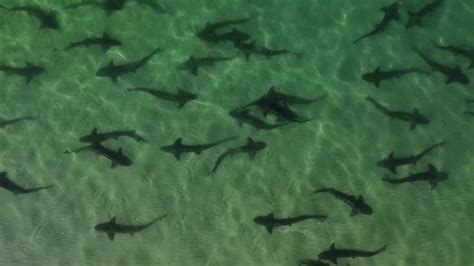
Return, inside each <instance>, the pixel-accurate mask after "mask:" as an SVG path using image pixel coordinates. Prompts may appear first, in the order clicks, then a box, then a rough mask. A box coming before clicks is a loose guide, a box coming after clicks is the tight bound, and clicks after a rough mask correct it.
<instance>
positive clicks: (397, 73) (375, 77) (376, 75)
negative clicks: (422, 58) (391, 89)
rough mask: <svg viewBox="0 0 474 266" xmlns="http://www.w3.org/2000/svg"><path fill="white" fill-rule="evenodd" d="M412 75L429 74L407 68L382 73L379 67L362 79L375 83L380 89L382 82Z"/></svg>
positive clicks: (364, 75)
mask: <svg viewBox="0 0 474 266" xmlns="http://www.w3.org/2000/svg"><path fill="white" fill-rule="evenodd" d="M411 73H422V74H425V75H429V73H428V72H426V71H423V70H419V69H416V68H413V67H412V68H407V69H397V70H388V71H382V70H380V67H377V68H376V69H375V71H374V72H369V73H365V74H363V75H362V79H363V80H365V81H367V82H370V83H373V84H374V85H375V87H377V88H378V87H379V85H380V82H382V81H384V80H387V79H393V78H400V77H401V76H404V75H407V74H411Z"/></svg>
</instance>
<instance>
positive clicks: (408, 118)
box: [365, 97, 430, 130]
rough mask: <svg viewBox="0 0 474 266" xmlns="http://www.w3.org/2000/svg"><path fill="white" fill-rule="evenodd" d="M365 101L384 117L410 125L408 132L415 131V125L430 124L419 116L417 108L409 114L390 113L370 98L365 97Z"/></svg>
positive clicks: (423, 117) (390, 111)
mask: <svg viewBox="0 0 474 266" xmlns="http://www.w3.org/2000/svg"><path fill="white" fill-rule="evenodd" d="M365 99H366V100H367V101H369V102H371V103H372V104H373V105H375V107H376V108H377V109H378V110H379V111H380V112H382V113H383V114H384V115H386V116H388V117H391V118H395V119H398V120H401V121H405V122H408V123H410V130H413V129H415V128H416V126H417V125H427V124H429V123H430V120H429V119H428V118H427V117H426V116H424V115H423V114H421V113H420V112H419V111H418V109H417V108H414V109H413V112H411V113H408V112H402V111H392V110H389V109H387V108H386V107H384V106H382V105H381V104H379V103H378V102H376V101H375V100H374V99H372V98H371V97H366V98H365Z"/></svg>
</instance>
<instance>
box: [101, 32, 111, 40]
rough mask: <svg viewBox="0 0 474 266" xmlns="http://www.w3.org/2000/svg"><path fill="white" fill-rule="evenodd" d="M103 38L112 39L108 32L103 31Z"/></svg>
mask: <svg viewBox="0 0 474 266" xmlns="http://www.w3.org/2000/svg"><path fill="white" fill-rule="evenodd" d="M102 39H111V38H110V36H109V35H108V34H107V32H104V33H102Z"/></svg>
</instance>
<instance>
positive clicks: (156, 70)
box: [0, 0, 474, 266]
mask: <svg viewBox="0 0 474 266" xmlns="http://www.w3.org/2000/svg"><path fill="white" fill-rule="evenodd" d="M74 2H75V1H72V0H67V1H66V0H64V1H61V0H41V1H39V0H38V1H35V3H37V4H39V5H41V6H43V7H48V8H51V9H54V10H57V11H58V14H59V19H60V23H61V27H62V29H61V30H60V31H54V30H40V29H38V25H39V24H38V21H37V19H35V18H34V17H31V16H28V15H27V14H26V13H24V12H8V11H6V10H0V32H1V34H0V63H1V64H2V65H17V66H22V65H23V64H24V62H25V61H29V62H31V63H34V64H38V65H41V66H43V67H44V68H45V69H46V72H45V73H43V74H41V75H39V76H38V77H36V78H34V79H33V80H32V81H31V83H29V84H28V85H26V84H25V81H24V79H23V78H22V77H19V76H14V75H5V74H3V73H0V84H1V89H0V103H1V104H0V117H1V118H2V119H11V118H16V117H20V116H34V117H36V118H37V119H36V120H33V121H24V122H21V123H18V124H15V125H11V126H8V127H5V128H3V129H1V130H0V143H1V145H0V146H1V147H2V148H1V150H0V165H1V169H0V171H6V172H8V176H9V178H10V179H12V180H14V181H15V182H17V183H18V184H21V185H23V186H25V187H36V186H43V185H49V184H53V185H54V186H55V187H54V188H52V189H49V190H44V191H40V192H38V193H33V194H29V195H18V196H14V195H13V194H11V193H9V192H8V191H6V190H3V189H2V190H1V191H0V202H1V205H2V207H1V209H0V265H297V262H298V261H299V260H301V259H310V258H311V259H316V258H317V255H318V254H319V253H320V252H322V251H324V250H326V249H328V247H329V246H330V245H331V243H333V242H335V243H336V247H338V248H355V249H363V250H375V249H377V248H379V247H381V246H383V245H385V244H388V245H389V247H388V249H387V251H385V252H383V253H380V254H379V255H377V256H374V257H372V258H358V259H341V260H339V262H340V264H341V265H346V264H347V263H350V265H388V266H392V265H400V266H401V265H407V266H416V265H423V266H425V265H434V266H437V265H440V266H441V265H456V266H458V265H459V266H469V265H474V260H473V256H472V251H473V250H474V245H473V235H474V227H473V225H472V222H473V221H474V214H473V213H474V212H473V211H472V208H473V206H474V197H473V191H474V186H473V182H472V173H473V171H474V166H473V165H474V159H473V156H472V155H473V154H472V151H471V146H472V145H473V144H474V142H473V141H472V132H473V129H474V120H473V118H471V117H469V116H466V115H464V114H463V112H464V111H466V110H468V109H469V108H470V109H471V110H473V111H474V105H471V106H469V105H468V104H466V103H465V100H466V99H471V98H474V96H473V95H472V92H471V90H472V89H471V88H472V85H469V86H462V85H459V84H450V85H446V84H445V77H444V76H443V75H441V74H439V73H433V74H431V75H430V76H424V75H417V74H413V75H406V76H404V77H402V78H400V79H398V80H397V79H394V80H389V81H385V82H383V83H382V84H381V86H380V88H375V87H374V86H372V85H371V84H369V83H367V82H365V81H364V80H362V79H361V78H360V76H361V75H362V74H363V73H366V72H370V71H373V70H374V69H375V68H376V67H377V66H381V67H382V68H383V69H390V68H405V67H417V68H421V69H425V70H428V69H429V68H428V66H427V65H426V63H425V62H423V61H422V60H421V59H420V58H419V57H418V56H417V55H416V54H415V53H414V52H413V51H412V49H411V48H412V47H417V48H419V49H420V50H422V51H424V52H425V53H427V54H428V55H429V56H430V57H432V58H435V59H436V60H437V61H440V62H443V64H447V65H450V66H453V65H456V64H459V65H460V66H462V68H463V71H464V72H465V73H467V74H468V75H469V77H470V78H471V79H473V78H474V75H473V71H472V70H470V71H468V70H466V67H467V65H468V61H467V60H465V59H464V58H461V57H457V56H453V55H452V54H450V53H447V52H443V51H440V50H438V49H436V48H434V47H433V45H432V44H431V42H432V41H437V42H439V43H445V44H457V45H466V46H470V47H474V36H473V35H472V34H471V33H472V25H474V16H473V14H474V2H473V1H468V0H452V1H445V3H444V4H443V6H442V7H441V8H440V9H439V10H438V11H436V12H435V13H433V14H432V15H428V16H427V17H426V18H425V19H424V20H423V22H424V25H425V27H424V28H417V27H415V28H413V29H410V30H406V29H405V28H404V26H403V24H400V23H393V22H392V23H391V24H390V26H389V27H388V29H387V30H386V31H385V32H384V33H382V34H380V35H379V36H374V37H370V38H367V39H365V40H362V41H361V42H360V43H358V44H357V45H354V44H353V43H352V41H353V40H354V39H356V38H357V37H359V36H360V35H362V34H365V33H366V32H368V31H370V30H371V29H372V28H373V25H374V24H375V23H377V22H378V21H379V20H380V19H381V17H382V16H383V13H382V12H380V11H378V9H379V8H380V7H381V6H386V5H388V4H390V2H387V1H362V0H359V1H346V0H331V1H323V0H311V1H310V0H302V1H288V0H274V1H270V0H259V1H251V0H227V1H224V0H221V1H218V0H208V1H191V0H167V1H161V2H160V3H161V4H162V5H163V7H165V9H167V10H168V13H166V14H159V13H157V12H155V11H154V10H152V9H150V8H148V7H145V6H139V5H137V4H135V3H133V2H130V3H128V4H127V5H126V7H125V9H123V10H122V11H119V12H116V13H114V14H112V15H111V16H106V14H105V13H104V12H103V11H102V10H100V9H95V8H90V7H84V8H80V9H76V10H65V9H63V8H62V7H64V6H66V5H67V4H71V3H74ZM403 2H404V5H403V6H402V7H401V11H400V13H401V14H403V15H402V18H401V19H402V21H406V19H407V15H406V10H407V9H409V10H417V9H419V8H421V7H422V6H423V5H425V4H427V3H428V2H429V1H424V0H423V1H410V0H405V1H403ZM1 3H2V4H4V5H5V6H9V7H12V6H16V5H19V4H31V3H33V1H16V0H2V1H1ZM248 16H255V18H254V19H253V20H251V21H249V22H247V23H245V24H242V25H239V26H237V27H238V29H239V30H241V31H243V32H247V33H249V34H251V35H252V37H253V38H254V39H256V40H257V42H258V44H260V45H265V46H268V47H271V48H274V49H283V48H286V49H289V50H291V51H296V52H301V53H303V56H302V57H300V58H298V57H296V56H293V55H283V56H275V57H273V58H271V59H270V60H267V59H265V58H264V57H262V56H258V55H257V56H252V57H251V59H250V60H249V61H246V60H245V59H244V57H243V56H241V55H239V56H238V57H237V58H236V59H234V60H231V61H228V62H224V63H219V64H216V65H215V66H212V67H208V68H203V69H201V70H200V72H199V75H198V76H197V77H195V76H193V75H191V74H190V73H188V72H184V71H181V70H179V69H178V67H179V65H180V64H181V63H182V62H184V61H185V60H187V59H188V58H189V57H190V56H191V55H195V56H208V55H226V56H232V55H235V54H237V53H238V51H237V50H236V49H234V48H233V47H232V45H231V44H230V43H221V44H216V45H214V44H208V43H205V42H203V41H201V40H199V39H198V38H196V36H195V35H194V34H193V30H195V31H196V30H199V29H201V28H202V27H203V26H204V25H205V23H206V22H215V21H220V20H224V19H236V18H243V17H248ZM103 31H107V32H108V33H109V34H110V35H112V36H114V37H115V38H117V39H119V40H121V41H122V42H123V45H122V46H121V47H116V48H112V49H110V50H109V51H108V52H107V53H105V54H104V53H103V52H102V50H101V49H100V48H98V47H90V48H78V49H72V50H70V51H67V52H62V51H53V49H54V48H63V47H66V46H67V45H68V44H69V43H71V42H73V41H78V40H82V39H84V38H85V37H88V36H95V35H98V34H101V33H102V32H103ZM157 47H162V48H164V50H163V52H161V53H159V54H157V55H156V56H155V57H153V59H152V60H150V62H149V63H148V64H146V65H145V66H144V67H143V68H141V69H139V70H138V71H137V72H136V73H135V74H130V75H126V76H122V77H120V78H119V81H118V82H117V83H114V82H112V81H111V80H110V79H107V78H98V77H96V76H95V72H96V71H97V69H99V68H100V67H102V66H105V65H106V64H108V62H109V61H110V60H111V59H114V61H115V62H116V63H126V62H130V61H133V60H137V59H140V58H142V57H144V56H146V55H147V54H148V53H149V52H150V51H152V50H153V49H155V48H157ZM273 85H275V86H277V87H278V88H279V91H280V92H285V93H289V94H294V95H299V96H302V97H308V98H315V97H319V96H321V95H325V96H326V97H325V99H324V100H322V101H320V102H318V103H315V104H312V105H300V106H294V107H293V106H292V108H294V109H295V111H297V112H298V113H299V114H301V115H302V116H304V117H315V118H316V119H315V120H312V121H311V122H307V123H294V124H291V125H288V126H285V127H282V128H279V129H275V130H270V131H265V130H260V131H257V130H256V129H254V128H252V127H250V126H248V125H243V126H242V127H240V126H239V125H238V124H237V123H236V121H235V120H234V119H233V118H232V117H231V116H230V115H229V114H228V112H229V111H230V110H232V109H233V108H235V107H238V106H242V105H245V104H247V103H249V102H251V101H253V100H255V99H257V98H258V97H260V96H262V95H263V94H265V93H266V92H267V90H268V88H270V87H271V86H273ZM139 86H149V87H153V88H164V89H166V90H169V91H170V92H174V91H175V88H176V87H177V86H180V87H182V88H185V89H187V90H188V91H190V92H193V93H196V94H198V99H197V100H196V101H193V102H190V103H188V104H186V105H185V106H184V107H183V108H182V109H181V110H178V109H177V108H176V106H175V104H173V103H168V102H165V101H158V100H155V99H154V98H153V97H151V96H149V95H146V94H139V93H130V92H128V91H127V90H126V88H130V87H139ZM366 96H371V97H373V98H375V99H376V100H378V101H379V102H381V103H382V104H384V105H385V106H387V107H389V108H391V109H394V110H406V111H409V110H412V109H413V108H414V107H417V108H418V109H419V110H420V112H422V113H423V114H426V115H427V116H428V117H429V118H430V119H431V123H430V124H429V125H426V126H419V127H417V128H416V129H415V130H412V131H410V130H409V125H408V124H407V123H405V122H401V121H398V120H393V119H389V118H388V117H386V116H384V115H383V114H381V113H380V112H379V111H378V110H377V109H375V108H374V107H373V106H372V105H371V104H370V103H368V102H367V101H365V100H364V98H365V97H366ZM269 121H271V119H269ZM271 122H274V121H271ZM94 127H98V128H99V131H101V132H104V131H112V130H124V129H135V130H136V131H137V133H139V134H140V135H142V136H144V137H145V138H146V139H147V140H148V143H144V144H140V143H137V142H135V141H134V140H131V139H126V138H124V139H119V140H109V141H107V142H106V143H105V144H104V145H106V146H107V147H109V148H111V149H114V150H115V149H118V148H119V147H122V148H123V151H124V154H126V155H127V156H129V157H130V158H131V159H132V160H133V165H132V166H130V167H120V166H118V167H116V168H114V169H111V168H110V161H109V160H107V159H106V158H104V157H101V156H97V155H95V154H93V153H91V152H81V153H78V154H73V155H67V154H64V151H65V150H66V149H73V148H78V147H81V146H82V145H84V144H83V143H80V142H79V141H78V138H79V137H81V136H83V135H86V134H88V133H89V132H90V131H91V130H92V129H93V128H94ZM229 136H238V139H236V140H234V141H231V142H227V143H225V144H223V145H220V146H218V147H216V148H213V149H210V150H208V151H205V152H203V153H202V154H201V155H195V154H186V155H183V158H182V159H181V161H177V160H176V159H175V158H174V157H173V156H172V155H170V154H167V153H164V152H161V151H160V149H159V148H160V147H161V146H164V145H169V144H171V143H173V142H174V141H175V140H176V139H177V138H179V137H183V138H184V141H183V142H184V143H189V144H197V143H208V142H212V141H215V140H217V139H220V138H225V137H229ZM247 137H252V138H254V139H255V140H258V141H264V142H266V143H267V144H268V146H267V147H266V148H265V150H264V151H263V152H259V153H258V154H257V156H256V158H255V159H254V160H249V157H248V156H247V155H245V154H240V155H236V156H234V157H232V158H228V159H226V160H225V161H224V162H223V163H222V165H221V167H220V168H219V169H218V171H217V172H216V173H215V174H211V175H210V174H209V172H210V171H211V169H212V166H213V164H214V162H215V160H216V159H217V157H218V156H219V155H220V154H222V153H223V152H225V151H226V150H227V149H228V148H231V147H237V146H241V145H243V144H245V139H246V138H247ZM443 140H444V141H446V142H447V143H446V145H444V146H443V147H440V148H438V149H436V150H434V151H432V152H431V153H430V154H428V155H427V156H425V157H424V158H423V159H422V160H421V161H420V162H419V163H418V164H416V165H409V166H403V167H399V168H398V174H397V175H393V174H392V173H390V172H389V171H386V170H385V169H382V168H379V167H377V166H376V162H377V161H379V160H381V159H382V158H385V157H386V156H387V155H388V154H389V153H390V152H391V151H394V152H395V155H397V156H408V155H412V154H416V153H418V152H420V151H422V150H423V149H425V148H426V147H428V146H430V145H432V144H434V143H436V142H439V141H443ZM429 163H432V164H434V165H436V167H437V168H438V170H440V171H444V172H447V173H448V174H449V179H448V180H446V181H444V182H442V183H440V184H439V185H438V187H437V188H436V189H434V190H430V186H429V184H428V183H426V182H420V183H418V182H417V183H414V184H403V185H400V186H395V185H391V184H388V183H385V182H382V181H381V178H382V177H384V176H389V177H393V178H395V177H404V176H407V175H408V174H409V173H414V172H420V171H424V170H426V168H427V165H428V164H429ZM323 187H335V188H337V189H338V190H341V191H343V192H346V193H349V194H352V195H363V196H364V198H365V200H366V201H367V202H368V203H369V204H370V205H371V206H372V208H373V209H374V213H373V215H371V216H365V215H357V216H355V217H349V213H350V208H349V207H348V206H346V205H345V204H344V203H342V202H341V201H338V200H336V199H335V198H334V197H331V196H330V195H325V194H324V195H323V194H321V195H314V194H312V191H314V190H316V189H319V188H323ZM270 212H274V213H275V217H278V218H282V217H289V216H291V217H294V216H297V215H302V214H324V215H328V216H329V217H328V219H327V220H326V221H325V222H322V223H321V222H316V221H304V222H301V223H297V224H294V225H293V226H291V227H281V228H276V229H275V230H274V232H273V234H272V235H270V234H268V233H267V231H266V230H265V227H263V226H260V225H257V224H255V223H254V222H253V218H254V217H256V216H261V215H266V214H268V213H270ZM165 213H168V216H167V217H166V218H165V219H163V220H161V221H159V222H158V223H156V224H154V225H152V226H151V227H150V228H147V229H146V230H144V231H143V232H140V233H137V234H135V235H133V236H130V235H124V234H117V235H116V237H115V241H113V242H111V241H109V239H108V238H107V235H106V234H104V233H100V232H97V231H95V230H94V226H95V225H96V224H99V223H103V222H106V221H108V220H110V218H112V217H114V216H116V217H117V222H118V223H122V224H144V223H147V222H149V221H150V220H152V219H154V218H156V217H159V216H161V215H163V214H165Z"/></svg>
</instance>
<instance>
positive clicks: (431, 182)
mask: <svg viewBox="0 0 474 266" xmlns="http://www.w3.org/2000/svg"><path fill="white" fill-rule="evenodd" d="M430 184H431V189H432V190H433V189H435V188H436V186H437V185H438V182H436V181H435V180H432V181H430Z"/></svg>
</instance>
